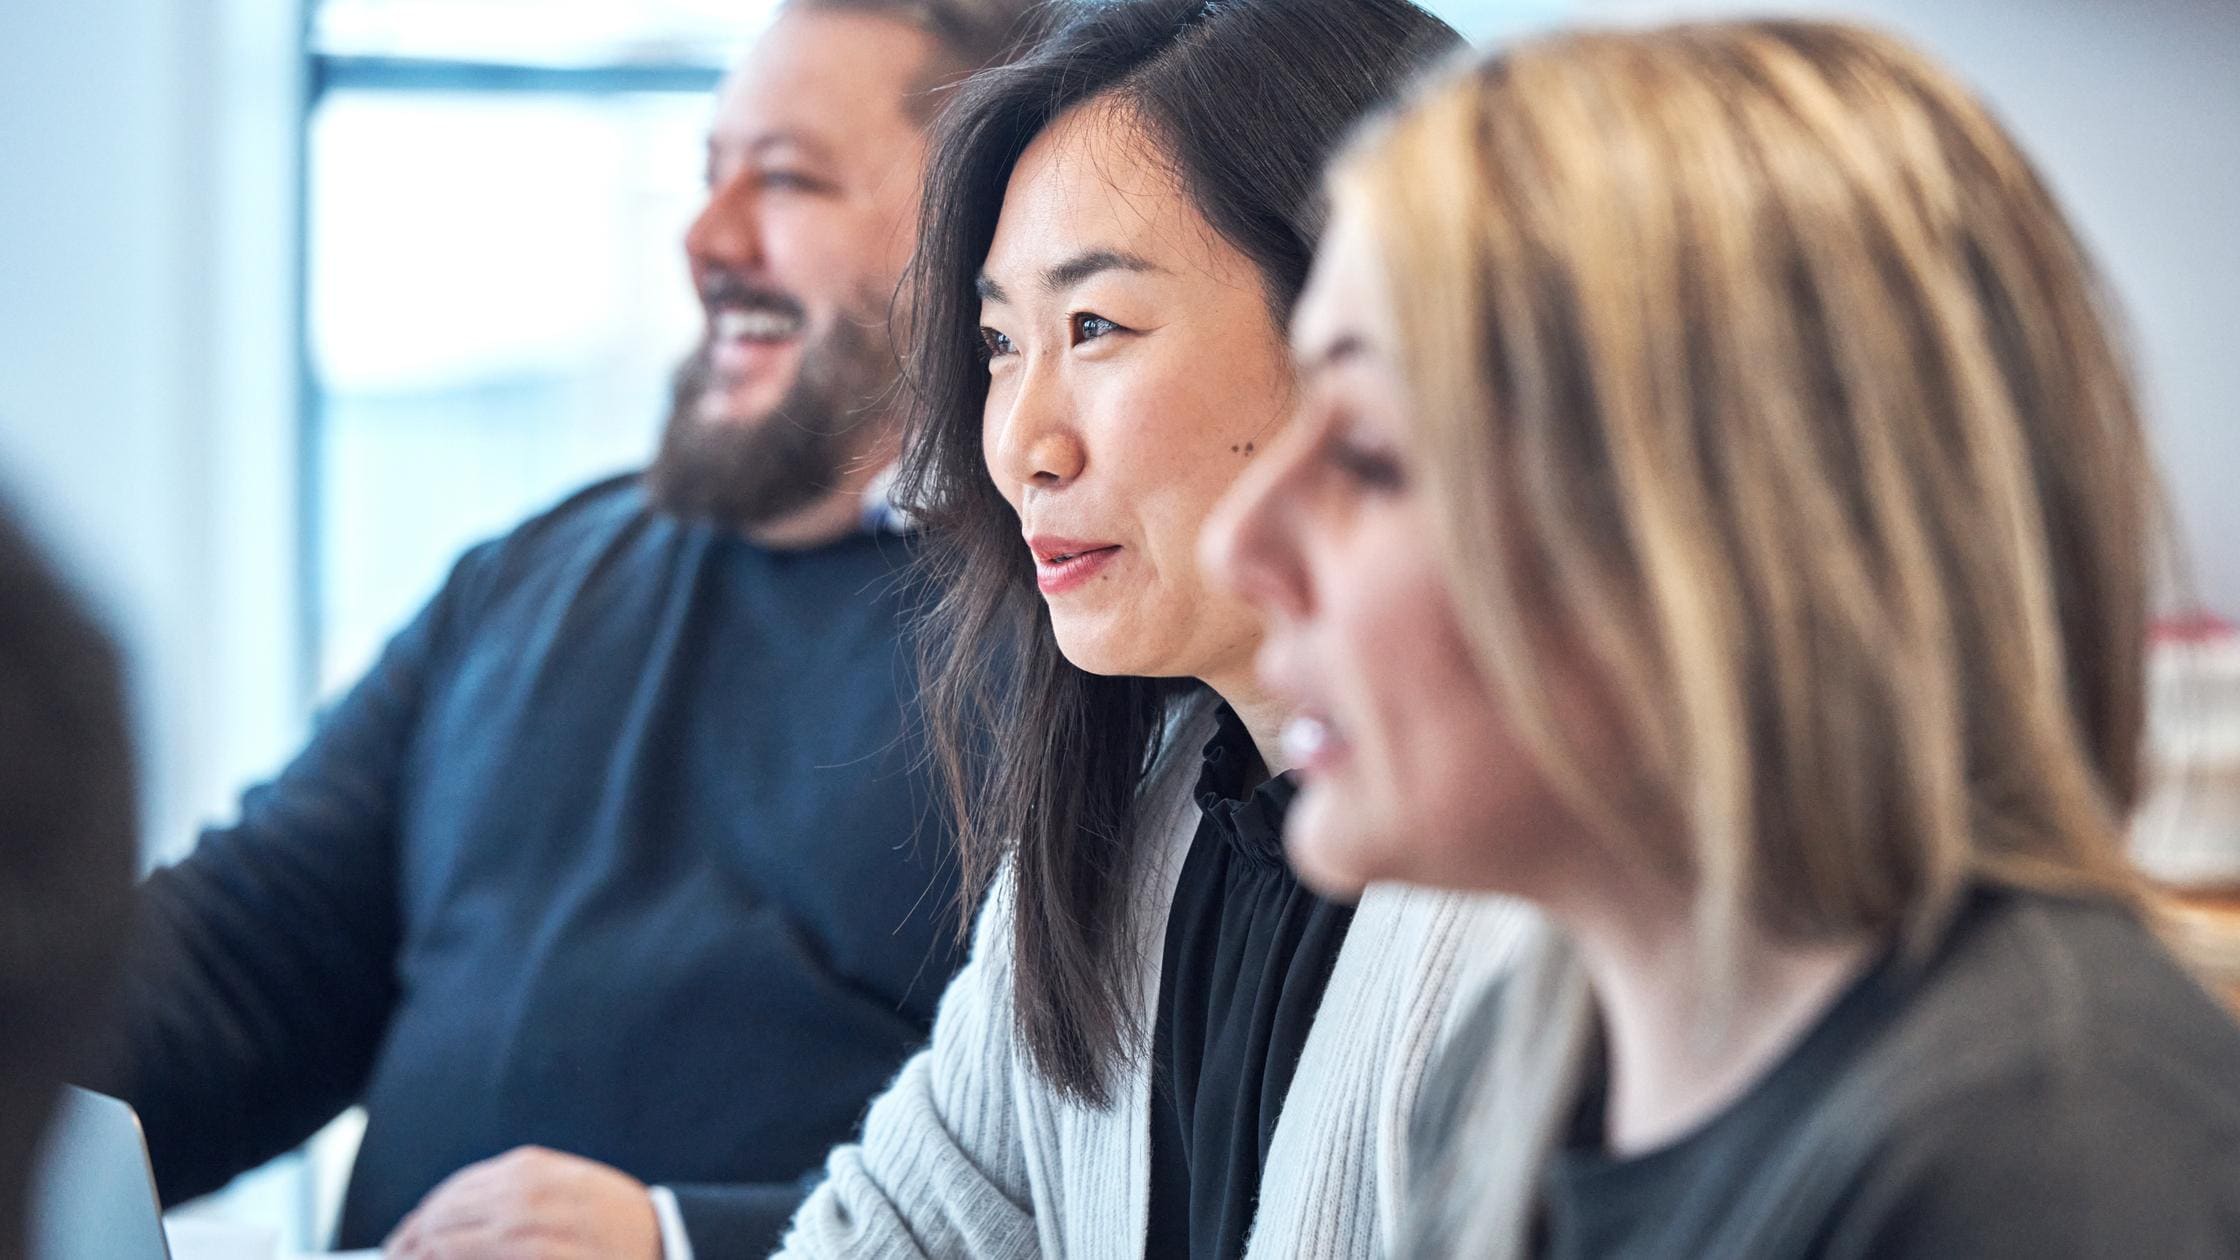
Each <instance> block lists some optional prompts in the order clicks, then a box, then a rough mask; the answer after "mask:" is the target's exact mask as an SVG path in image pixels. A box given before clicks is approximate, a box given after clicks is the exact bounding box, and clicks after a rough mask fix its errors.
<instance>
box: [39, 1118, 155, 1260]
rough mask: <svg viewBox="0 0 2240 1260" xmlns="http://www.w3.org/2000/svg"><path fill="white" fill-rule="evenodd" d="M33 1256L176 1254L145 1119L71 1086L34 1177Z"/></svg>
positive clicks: (104, 1258) (98, 1259)
mask: <svg viewBox="0 0 2240 1260" xmlns="http://www.w3.org/2000/svg"><path fill="white" fill-rule="evenodd" d="M29 1207H30V1209H31V1234H30V1243H31V1250H30V1253H29V1255H30V1260H170V1255H171V1252H170V1249H169V1248H168V1247H167V1246H166V1245H165V1243H164V1239H163V1208H162V1206H161V1205H160V1204H159V1203H158V1202H157V1200H156V1183H155V1174H154V1173H153V1171H151V1170H150V1168H149V1166H148V1143H147V1141H146V1139H145V1138H143V1137H142V1135H141V1133H140V1117H138V1116H136V1115H134V1114H133V1112H132V1108H130V1107H128V1106H126V1105H125V1104H124V1103H122V1102H120V1101H118V1100H117V1099H114V1098H110V1097H108V1096H107V1095H105V1094H96V1093H94V1092H92V1091H91V1090H84V1089H78V1088H75V1087H65V1088H64V1089H63V1091H62V1096H61V1097H60V1098H58V1099H57V1100H56V1102H55V1109H54V1120H53V1123H52V1124H50V1125H49V1126H48V1128H47V1137H46V1141H45V1143H44V1144H43V1146H42V1148H41V1150H40V1153H39V1163H38V1167H37V1168H36V1169H35V1170H34V1171H33V1173H32V1177H31V1193H30V1196H29Z"/></svg>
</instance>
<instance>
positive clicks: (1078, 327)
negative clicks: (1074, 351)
mask: <svg viewBox="0 0 2240 1260" xmlns="http://www.w3.org/2000/svg"><path fill="white" fill-rule="evenodd" d="M1119 331H1120V325H1118V324H1115V323H1113V322H1112V321H1111V320H1109V319H1106V318H1105V317H1104V316H1102V315H1091V314H1088V313H1086V312H1084V313H1082V314H1079V315H1076V316H1074V317H1073V344H1075V345H1077V346H1078V345H1080V344H1081V343H1082V342H1084V341H1095V340H1096V339H1097V338H1099V337H1102V336H1104V335H1105V334H1107V333H1116V332H1119Z"/></svg>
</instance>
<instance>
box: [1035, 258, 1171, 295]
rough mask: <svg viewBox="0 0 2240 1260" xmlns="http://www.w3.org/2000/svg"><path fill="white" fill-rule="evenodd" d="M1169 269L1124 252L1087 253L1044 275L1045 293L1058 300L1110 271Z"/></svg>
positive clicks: (1053, 266)
mask: <svg viewBox="0 0 2240 1260" xmlns="http://www.w3.org/2000/svg"><path fill="white" fill-rule="evenodd" d="M1165 270H1166V268H1164V267H1161V266H1160V265H1159V264H1157V263H1155V262H1152V261H1151V260H1150V259H1148V258H1145V257H1144V256H1143V255H1141V254H1131V253H1129V252H1128V251H1126V250H1124V249H1087V250H1083V251H1082V252H1080V253H1078V254H1075V255H1074V256H1073V257H1071V258H1068V259H1066V260H1065V261H1064V262H1061V263H1056V264H1053V265H1052V266H1050V267H1049V268H1048V269H1046V270H1044V271H1043V273H1042V291H1043V292H1045V293H1048V294H1050V295H1051V296H1053V297H1055V296H1057V295H1058V294H1061V293H1064V292H1065V291H1066V290H1068V289H1070V288H1072V287H1074V286H1075V285H1077V284H1080V283H1081V282H1082V281H1084V280H1087V279H1088V278H1089V277H1091V276H1094V275H1098V274H1101V273H1103V272H1107V271H1137V272H1163V271H1165Z"/></svg>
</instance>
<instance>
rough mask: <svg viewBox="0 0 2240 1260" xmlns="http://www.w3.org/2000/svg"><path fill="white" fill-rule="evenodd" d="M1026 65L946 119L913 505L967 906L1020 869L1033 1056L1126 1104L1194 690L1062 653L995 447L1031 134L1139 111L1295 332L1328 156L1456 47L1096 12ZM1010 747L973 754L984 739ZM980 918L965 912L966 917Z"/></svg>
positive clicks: (1449, 37) (1240, 12)
mask: <svg viewBox="0 0 2240 1260" xmlns="http://www.w3.org/2000/svg"><path fill="white" fill-rule="evenodd" d="M1068 12H1069V13H1070V15H1071V16H1070V18H1069V19H1068V20H1067V21H1065V23H1064V24H1063V25H1062V26H1061V27H1060V28H1059V29H1058V31H1057V33H1056V34H1055V35H1053V36H1052V37H1051V38H1050V39H1048V40H1047V41H1046V42H1045V43H1043V44H1042V45H1041V46H1040V47H1038V48H1037V49H1035V50H1034V51H1033V52H1032V53H1030V54H1028V55H1027V56H1026V57H1025V58H1024V59H1022V60H1020V61H1018V62H1015V63H1013V64H1011V65H1009V66H1006V67H1003V68H1001V69H998V70H994V71H990V72H988V73H986V74H983V75H980V76H978V77H976V78H975V79H974V80H973V81H972V82H971V83H969V84H968V85H967V86H966V88H965V89H964V91H963V92H962V94H961V96H960V99H959V100H958V101H957V102H956V103H955V105H954V107H952V108H951V109H950V110H949V111H948V113H947V114H946V115H945V116H944V118H943V121H942V125H941V126H940V127H939V128H938V129H937V132H936V135H935V139H934V146H933V153H932V157H931V159H930V161H929V162H928V164H927V169H928V171H929V172H930V174H929V177H928V181H927V189H926V199H925V212H924V218H923V221H922V224H921V232H920V238H919V252H918V255H917V257H916V259H915V260H914V261H913V263H912V267H911V273H910V277H909V280H908V282H907V284H908V288H909V292H910V294H911V297H912V299H913V310H914V312H915V328H914V330H913V333H912V335H911V338H910V340H911V344H912V347H913V350H912V353H911V355H910V356H909V374H910V378H911V384H912V386H913V389H914V391H915V393H916V408H915V413H914V418H913V420H912V422H911V424H910V426H909V432H908V437H907V439H906V450H905V454H904V460H903V469H902V477H901V480H900V482H899V491H900V494H899V498H900V500H901V502H903V503H904V504H905V505H906V506H907V507H908V509H909V510H910V511H911V512H912V513H913V514H914V515H915V516H917V518H918V519H919V520H920V521H921V522H922V523H923V525H924V526H925V528H926V530H927V533H928V536H929V542H930V545H929V547H928V549H927V551H928V561H929V563H930V564H931V565H932V566H933V568H934V569H935V571H936V574H937V576H938V580H939V587H938V588H939V590H940V592H941V593H940V595H939V596H938V600H937V603H936V605H935V606H934V608H933V609H932V612H931V617H930V625H929V626H928V628H927V632H926V633H925V635H924V636H923V638H922V643H923V645H924V650H925V652H926V658H927V659H926V671H925V678H926V703H927V708H928V711H929V717H930V721H931V723H932V728H933V742H934V748H935V752H936V755H937V756H938V757H939V759H940V761H941V763H942V770H943V773H944V776H945V778H946V780H947V783H948V787H949V791H950V794H951V799H952V803H953V805H954V807H955V809H956V812H957V815H958V828H959V843H960V845H961V848H962V854H963V896H964V897H965V898H966V904H967V910H968V911H969V910H970V909H971V908H972V907H974V906H977V905H978V904H979V902H980V901H981V900H982V899H983V898H984V896H985V894H986V893H987V891H988V889H989V887H990V886H991V884H992V883H993V882H994V880H995V878H996V875H997V873H998V872H999V871H1000V870H1001V869H1002V868H1003V866H1004V864H1005V863H1006V862H1007V861H1008V862H1009V863H1010V864H1011V867H1012V869H1013V871H1014V873H1015V880H1016V884H1015V890H1016V911H1015V914H1014V928H1013V933H1014V937H1013V945H1014V947H1015V953H1016V962H1015V964H1014V970H1013V978H1012V989H1013V993H1012V996H1013V999H1014V1004H1015V1006H1016V1011H1017V1020H1018V1024H1019V1028H1020V1032H1021V1035H1022V1037H1023V1039H1024V1040H1025V1042H1026V1045H1027V1048H1028V1051H1029V1054H1030V1056H1031V1058H1032V1061H1033V1064H1034V1066H1035V1068H1036V1069H1037V1070H1039V1071H1040V1072H1041V1073H1042V1075H1043V1076H1044V1077H1045V1078H1047V1079H1048V1080H1049V1081H1050V1082H1051V1083H1052V1084H1054V1085H1055V1086H1057V1087H1058V1088H1059V1089H1060V1090H1061V1091H1063V1092H1065V1093H1067V1094H1069V1095H1072V1096H1074V1097H1076V1098H1079V1099H1082V1100H1084V1101H1088V1102H1092V1103H1101V1102H1103V1101H1104V1100H1105V1099H1106V1097H1107V1094H1106V1088H1105V1083H1106V1075H1107V1070H1108V1068H1109V1067H1110V1066H1111V1064H1112V1061H1113V1059H1114V1056H1115V1054H1116V1053H1117V1052H1118V1050H1119V1049H1120V1048H1121V1047H1122V1046H1123V1045H1124V1044H1125V1043H1126V1042H1127V1041H1129V1040H1130V1039H1131V1038H1132V1037H1133V1036H1134V1035H1135V1034H1136V1033H1137V1032H1138V1031H1139V1030H1138V1029H1137V1028H1136V1027H1135V1026H1134V1022H1133V1017H1132V1015H1131V1013H1130V1001H1129V998H1130V994H1129V990H1128V989H1127V988H1126V985H1127V984H1128V977H1130V976H1132V975H1133V974H1134V972H1135V967H1134V965H1133V963H1132V962H1130V961H1127V960H1128V959H1129V958H1130V951H1131V950H1133V949H1136V948H1140V947H1143V946H1146V945H1148V944H1149V943H1148V942H1139V941H1134V940H1130V939H1128V938H1127V937H1126V936H1125V932H1126V930H1127V924H1128V922H1129V907H1130V905H1131V903H1132V900H1133V898H1132V897H1131V895H1130V893H1129V890H1130V889H1131V888H1132V887H1133V886H1134V883H1135V879H1136V878H1137V876H1138V872H1139V870H1140V869H1141V868H1140V867H1139V866H1138V865H1137V863H1136V860H1135V859H1136V851H1135V850H1136V845H1135V830H1136V820H1137V814H1136V792H1137V787H1138V784H1139V783H1140V781H1141V779H1142V777H1143V774H1144V771H1145V768H1146V767H1147V765H1148V764H1149V760H1150V758H1151V757H1152V755H1153V754H1154V753H1155V752H1156V751H1157V746H1158V741H1159V735H1160V731H1161V725H1162V719H1163V716H1164V714H1165V711H1166V708H1167V704H1168V702H1169V700H1170V699H1172V698H1173V697H1174V696H1175V695H1176V694H1177V693H1178V692H1180V691H1185V690H1189V689H1191V688H1192V687H1194V685H1195V684H1192V683H1189V682H1186V681H1177V680H1171V679H1149V678H1115V677H1099V676H1096V675H1093V674H1089V673H1086V672H1084V671H1082V670H1079V669H1076V668H1075V667H1074V666H1073V665H1071V664H1070V663H1068V662H1067V661H1066V659H1065V657H1064V656H1063V655H1062V654H1060V652H1059V650H1058V647H1057V643H1056V641H1055V639H1054V638H1053V637H1052V634H1051V629H1050V621H1049V614H1048V610H1047V608H1046V607H1045V606H1044V604H1043V602H1042V600H1041V598H1040V596H1039V595H1038V594H1037V592H1036V589H1035V581H1034V569H1033V565H1032V562H1031V560H1030V558H1029V556H1028V553H1027V549H1026V547H1025V546H1024V545H1023V544H1022V543H1021V541H1020V538H1019V520H1018V517H1017V516H1016V515H1015V514H1014V513H1013V512H1012V510H1011V508H1010V506H1009V505H1008V504H1007V503H1006V502H1005V501H1004V499H1003V497H1002V495H1001V494H1000V493H998V491H997V490H996V487H995V486H994V485H993V484H992V483H991V482H990V480H989V478H988V475H987V472H986V470H985V468H984V467H983V466H982V463H981V446H980V426H981V413H982V410H983V408H984V405H985V402H986V398H987V371H986V367H985V365H984V364H983V362H982V360H981V356H980V349H979V346H980V343H979V338H978V334H977V328H978V324H979V320H978V310H979V298H978V296H977V295H976V294H975V292H974V290H973V280H974V278H975V277H976V276H977V275H978V273H979V270H980V266H981V263H982V262H983V260H984V259H985V258H986V256H987V251H988V244H989V242H990V240H991V239H992V238H993V237H994V234H995V227H996V220H997V217H998V216H999V215H1000V213H1001V211H1002V208H1003V194H1004V188H1005V186H1006V184H1007V183H1008V181H1009V178H1010V175H1011V170H1012V168H1013V166H1014V165H1015V164H1016V163H1017V161H1018V158H1019V155H1020V154H1021V152H1023V151H1024V150H1025V149H1026V147H1027V145H1028V144H1029V143H1030V142H1031V141H1032V140H1033V139H1034V137H1035V136H1036V135H1038V134H1039V133H1040V132H1041V131H1042V130H1043V129H1044V128H1045V127H1047V126H1048V125H1049V124H1050V123H1051V122H1052V121H1053V120H1054V119H1056V118H1057V117H1058V116H1059V115H1060V114H1063V113H1065V112H1066V111H1068V110H1070V109H1072V108H1074V107H1076V106H1078V105H1081V104H1083V103H1085V102H1088V101H1091V100H1111V101H1114V102H1117V103H1119V104H1121V105H1122V106H1124V107H1125V108H1126V110H1127V111H1128V112H1129V114H1130V115H1131V117H1132V118H1133V120H1134V121H1135V122H1136V123H1137V124H1138V125H1140V126H1141V127H1142V128H1143V129H1144V131H1145V133H1146V134H1147V135H1148V137H1149V138H1150V139H1151V140H1152V141H1153V143H1154V144H1156V145H1157V146H1158V147H1159V148H1160V149H1161V150H1162V151H1163V153H1164V154H1165V156H1166V157H1167V158H1168V160H1169V161H1170V162H1171V163H1172V167H1173V171H1174V174H1175V177H1176V179H1177V180H1178V182H1179V183H1180V185H1181V187H1182V188H1183V189H1184V191H1185V192H1186V193H1187V194H1188V195H1189V196H1190V197H1191V199H1192V201H1193V202H1194V204H1195V205H1196V207H1197V209H1198V211H1199V212H1200V213H1201V214H1202V215H1203V216H1204V217H1205V219H1206V221H1207V222H1208V223H1209V224H1210V225H1211V226H1212V227H1213V228H1214V230H1216V231H1217V232H1219V233H1220V234H1221V236H1222V237H1223V238H1225V239H1226V240H1227V241H1228V242H1229V244H1230V245H1232V246H1234V247H1235V248H1236V249H1238V250H1239V251H1241V252H1242V253H1243V254H1244V255H1245V256H1246V257H1247V258H1249V259H1250V260H1251V261H1252V262H1253V264H1254V265H1255V266H1256V268H1257V269H1258V270H1259V272H1260V273H1261V276H1262V279H1263V282H1264V284H1265V286H1266V289H1267V293H1268V301H1269V318H1270V319H1271V320H1273V321H1275V322H1276V324H1277V325H1278V326H1279V327H1280V326H1281V325H1282V324H1283V323H1284V322H1286V321H1287V320H1288V319H1289V316H1290V310H1291V305H1292V303H1293V301H1294V300H1295V299H1296V298H1297V297H1298V294H1299V290H1300V288H1301V287H1302V286H1303V285H1304V283H1305V281H1306V274H1307V268H1308V264H1309V262H1310V260H1311V258H1312V252H1313V244H1314V239H1315V236H1316V233H1317V231H1318V229H1319V227H1320V223H1319V210H1318V208H1317V203H1316V201H1315V189H1316V181H1317V179H1318V177H1319V175H1320V171H1321V168H1322V164H1323V162H1324V161H1325V160H1326V159H1327V158H1328V157H1329V155H1330V154H1331V153H1332V152H1333V151H1334V150H1335V149H1336V147H1337V145H1338V144H1339V143H1340V141H1342V140H1343V138H1344V137H1345V135H1346V134H1347V132H1348V131H1349V130H1350V129H1351V128H1352V127H1353V126H1354V125H1355V123H1356V122H1357V121H1358V120H1359V119H1360V117H1361V116H1362V115H1363V114H1364V113H1366V112H1367V111H1368V110H1369V109H1370V108H1371V107H1372V106H1374V105H1376V104H1378V103H1379V102H1381V101H1382V100H1384V99H1385V98H1386V97H1388V96H1390V95H1391V94H1393V93H1394V92H1395V91H1396V90H1397V89H1398V88H1399V87H1400V86H1401V85H1402V84H1403V83H1404V82H1405V81H1406V79H1407V78H1408V77H1409V76H1410V74H1411V73H1412V72H1413V71H1414V70H1415V69H1416V68H1418V67H1419V66H1421V65H1422V64H1424V63H1425V62H1426V61H1427V60H1429V59H1430V58H1432V57H1434V56H1436V55H1438V54H1441V53H1444V52H1446V51H1448V50H1449V49H1451V48H1453V47H1455V46H1456V45H1457V44H1458V43H1459V40H1458V39H1457V37H1456V36H1455V34H1454V32H1453V31H1452V30H1450V29H1449V28H1448V27H1447V26H1446V25H1445V24H1444V23H1442V22H1440V21H1439V20H1438V19H1437V18H1435V17H1432V16H1431V15H1430V14H1428V13H1426V12H1425V11H1423V10H1422V9H1420V8H1417V7H1416V6H1415V5H1413V4H1410V3H1407V2H1406V0H1317V2H1316V3H1311V4H1305V3H1298V2H1297V0H1122V2H1120V3H1106V4H1093V5H1082V6H1080V7H1078V8H1074V9H1070V10H1068ZM979 749H984V750H987V751H988V752H989V753H991V754H992V755H971V754H970V753H969V751H968V750H979ZM969 917H970V916H969V913H968V915H967V918H968V919H969Z"/></svg>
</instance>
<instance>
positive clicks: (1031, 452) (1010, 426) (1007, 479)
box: [987, 369, 1089, 490]
mask: <svg viewBox="0 0 2240 1260" xmlns="http://www.w3.org/2000/svg"><path fill="white" fill-rule="evenodd" d="M989 407H990V410H989V416H988V424H989V430H990V431H989V436H988V442H987V462H988V472H989V474H990V475H992V476H993V477H994V478H995V479H996V481H997V482H998V483H999V484H1002V485H1005V486H1016V487H1018V488H1019V489H1021V490H1025V489H1030V488H1031V489H1037V490H1056V489H1059V488H1061V487H1063V486H1066V485H1069V484H1071V483H1072V482H1073V481H1074V480H1075V479H1077V478H1079V477H1080V476H1081V471H1082V469H1083V468H1084V467H1086V466H1087V464H1088V460H1089V455H1088V448H1087V447H1086V446H1085V445H1083V443H1082V441H1081V435H1080V433H1079V432H1078V430H1077V429H1076V428H1075V426H1074V425H1073V423H1072V421H1071V418H1070V416H1069V415H1068V413H1067V410H1066V408H1065V407H1064V406H1063V402H1062V399H1061V397H1060V395H1059V391H1058V389H1057V387H1056V383H1055V382H1052V381H1050V380H1047V379H1045V375H1044V374H1040V373H1036V372H1033V371H1032V370H1031V369H1030V370H1029V372H1028V373H1027V374H1026V377H1025V379H1023V380H1021V381H1020V382H1019V383H1018V388H1017V389H1016V390H1015V391H1013V392H1012V393H1011V395H1010V397H1009V398H1008V399H1005V400H1003V401H1002V402H1000V403H999V402H998V401H997V400H996V399H995V398H994V397H993V396H991V397H990V399H989Z"/></svg>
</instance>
